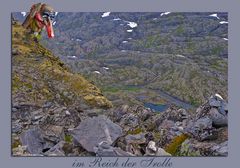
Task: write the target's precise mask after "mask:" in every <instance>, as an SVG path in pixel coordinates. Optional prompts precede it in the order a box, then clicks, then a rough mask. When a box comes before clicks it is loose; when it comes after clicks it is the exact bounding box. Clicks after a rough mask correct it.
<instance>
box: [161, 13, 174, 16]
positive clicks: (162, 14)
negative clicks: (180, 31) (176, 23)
mask: <svg viewBox="0 0 240 168" xmlns="http://www.w3.org/2000/svg"><path fill="white" fill-rule="evenodd" d="M170 13H171V12H163V13H161V14H160V16H164V15H169V14H170Z"/></svg>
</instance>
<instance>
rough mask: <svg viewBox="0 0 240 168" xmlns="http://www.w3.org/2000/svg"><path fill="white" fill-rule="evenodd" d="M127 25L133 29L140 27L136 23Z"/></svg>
mask: <svg viewBox="0 0 240 168" xmlns="http://www.w3.org/2000/svg"><path fill="white" fill-rule="evenodd" d="M127 25H128V26H130V27H131V28H135V27H137V26H138V25H137V23H135V22H128V24H127Z"/></svg>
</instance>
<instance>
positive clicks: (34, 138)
mask: <svg viewBox="0 0 240 168" xmlns="http://www.w3.org/2000/svg"><path fill="white" fill-rule="evenodd" d="M20 141H21V143H22V146H26V147H27V149H26V150H27V151H28V152H29V153H30V154H41V153H42V151H43V149H44V139H43V136H42V133H41V130H40V129H39V128H38V127H37V128H32V129H29V130H27V131H26V132H23V133H22V134H21V135H20Z"/></svg>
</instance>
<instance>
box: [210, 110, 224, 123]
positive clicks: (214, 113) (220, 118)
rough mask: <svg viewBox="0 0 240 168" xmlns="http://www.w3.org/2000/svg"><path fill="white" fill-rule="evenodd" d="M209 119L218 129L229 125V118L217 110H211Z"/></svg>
mask: <svg viewBox="0 0 240 168" xmlns="http://www.w3.org/2000/svg"><path fill="white" fill-rule="evenodd" d="M209 118H210V119H211V120H212V123H213V125H214V126H216V127H223V126H227V125H228V116H227V115H223V114H222V113H219V111H218V110H217V109H216V108H211V109H210V111H209Z"/></svg>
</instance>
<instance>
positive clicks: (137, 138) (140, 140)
mask: <svg viewBox="0 0 240 168" xmlns="http://www.w3.org/2000/svg"><path fill="white" fill-rule="evenodd" d="M125 140H126V143H127V144H144V143H146V138H145V134H143V133H141V134H136V135H130V134H129V135H127V136H126V137H125Z"/></svg>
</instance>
